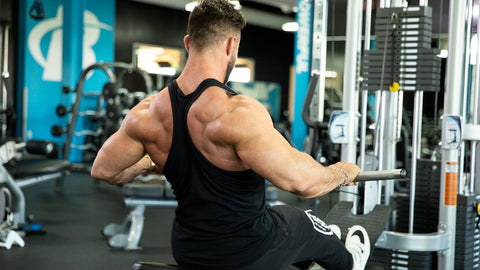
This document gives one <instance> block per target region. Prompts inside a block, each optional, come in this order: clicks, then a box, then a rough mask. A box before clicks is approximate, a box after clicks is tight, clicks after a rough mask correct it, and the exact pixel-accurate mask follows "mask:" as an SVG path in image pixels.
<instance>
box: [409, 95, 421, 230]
mask: <svg viewBox="0 0 480 270" xmlns="http://www.w3.org/2000/svg"><path fill="white" fill-rule="evenodd" d="M422 101H423V91H416V92H415V105H414V108H413V134H412V160H411V162H412V163H411V168H410V204H409V208H408V218H409V219H408V232H409V233H413V221H414V218H415V186H416V180H417V177H416V175H417V159H418V157H419V149H420V148H419V147H418V146H419V145H420V139H421V135H420V134H421V130H422V129H421V124H422V109H423V106H422Z"/></svg>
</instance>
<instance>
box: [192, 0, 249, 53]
mask: <svg viewBox="0 0 480 270" xmlns="http://www.w3.org/2000/svg"><path fill="white" fill-rule="evenodd" d="M245 25H246V21H245V18H244V17H243V15H242V13H241V12H240V11H238V10H235V8H234V7H233V5H232V4H230V3H229V2H228V1H227V0H199V1H198V5H197V6H196V7H195V9H194V10H193V11H192V13H190V16H189V17H188V26H187V34H188V35H189V36H190V44H191V46H192V47H193V48H195V49H196V50H198V51H202V50H203V49H204V48H205V47H208V46H210V45H218V43H219V42H221V41H222V40H223V39H225V38H227V36H228V35H231V34H235V35H237V34H240V32H241V31H242V29H243V28H244V27H245Z"/></svg>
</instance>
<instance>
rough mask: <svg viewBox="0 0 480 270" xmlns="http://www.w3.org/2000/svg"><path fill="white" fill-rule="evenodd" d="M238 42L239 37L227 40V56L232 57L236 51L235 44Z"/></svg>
mask: <svg viewBox="0 0 480 270" xmlns="http://www.w3.org/2000/svg"><path fill="white" fill-rule="evenodd" d="M236 42H237V37H235V36H234V37H229V38H228V39H227V48H226V49H227V51H226V52H227V55H228V56H230V55H232V53H234V51H235V43H236Z"/></svg>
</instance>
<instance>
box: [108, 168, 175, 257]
mask: <svg viewBox="0 0 480 270" xmlns="http://www.w3.org/2000/svg"><path fill="white" fill-rule="evenodd" d="M123 195H124V197H125V198H124V204H125V206H127V207H131V208H133V210H132V211H131V212H130V213H129V214H128V215H127V217H126V218H125V219H124V221H123V222H122V223H121V224H116V223H110V224H108V225H106V226H105V227H104V228H103V229H102V235H103V236H105V237H107V238H108V246H109V247H111V248H122V249H125V250H138V249H141V248H140V247H139V246H138V243H139V241H140V238H141V236H142V231H143V225H144V213H145V209H146V207H176V206H177V201H176V200H175V196H174V195H173V192H172V190H171V187H170V185H169V183H168V182H167V180H166V178H165V176H161V175H156V174H150V175H146V176H138V177H137V178H136V179H135V180H134V182H133V183H128V184H125V185H124V186H123Z"/></svg>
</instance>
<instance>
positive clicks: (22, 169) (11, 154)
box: [0, 140, 70, 238]
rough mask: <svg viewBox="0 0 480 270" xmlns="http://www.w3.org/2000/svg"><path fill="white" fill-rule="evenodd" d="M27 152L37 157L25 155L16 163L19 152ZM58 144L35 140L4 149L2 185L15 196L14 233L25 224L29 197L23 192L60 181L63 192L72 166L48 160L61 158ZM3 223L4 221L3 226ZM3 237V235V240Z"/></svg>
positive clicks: (0, 171)
mask: <svg viewBox="0 0 480 270" xmlns="http://www.w3.org/2000/svg"><path fill="white" fill-rule="evenodd" d="M24 148H25V149H26V150H27V152H30V153H33V154H35V155H24V158H23V159H21V160H14V159H15V157H16V156H17V154H18V153H17V152H18V150H21V149H24ZM56 150H58V148H57V147H56V144H54V143H51V142H47V141H37V140H32V141H29V142H27V143H17V142H15V141H7V142H5V143H3V144H2V145H1V146H0V160H1V162H0V184H3V185H4V188H6V189H7V190H8V191H9V193H10V194H11V197H12V198H10V199H11V201H12V205H11V214H12V218H11V220H10V221H9V222H10V223H11V224H10V227H11V229H12V230H13V229H18V227H20V226H21V225H24V224H25V223H26V222H25V205H26V202H25V196H24V194H23V191H22V190H21V188H23V187H26V186H30V185H33V184H37V183H41V182H45V181H49V180H57V183H56V190H57V191H58V190H60V187H61V184H62V182H61V181H62V180H63V177H64V176H65V175H66V174H67V173H68V169H69V168H70V162H68V161H66V160H58V159H47V158H45V157H40V156H38V154H45V155H46V156H47V157H51V158H52V157H54V156H56V155H57V154H58V152H55V151H56ZM1 222H2V220H0V223H1ZM7 233H8V232H7ZM1 236H2V235H0V238H3V237H1Z"/></svg>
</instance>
